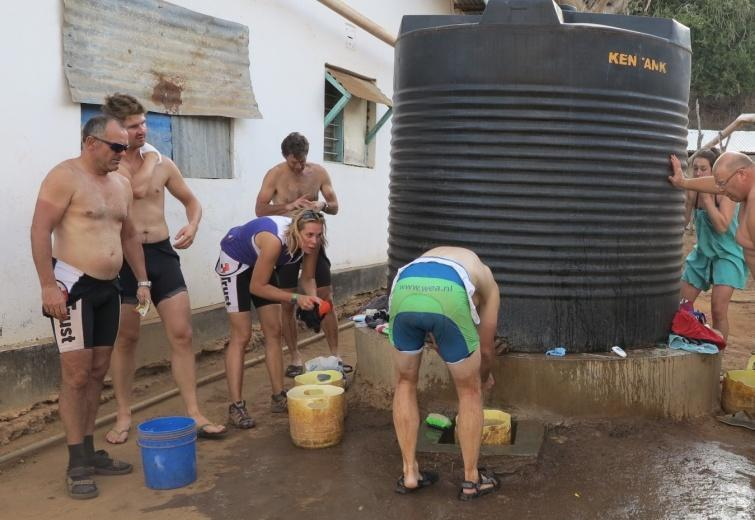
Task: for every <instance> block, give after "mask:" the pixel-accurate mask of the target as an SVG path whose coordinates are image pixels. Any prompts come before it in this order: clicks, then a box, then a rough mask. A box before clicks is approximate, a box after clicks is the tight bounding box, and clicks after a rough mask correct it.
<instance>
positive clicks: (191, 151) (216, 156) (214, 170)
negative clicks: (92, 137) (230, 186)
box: [81, 104, 233, 179]
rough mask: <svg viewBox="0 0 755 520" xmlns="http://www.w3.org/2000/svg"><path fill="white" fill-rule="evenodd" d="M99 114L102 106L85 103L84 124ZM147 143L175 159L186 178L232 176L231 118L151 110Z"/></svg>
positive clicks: (82, 118) (82, 117) (83, 109)
mask: <svg viewBox="0 0 755 520" xmlns="http://www.w3.org/2000/svg"><path fill="white" fill-rule="evenodd" d="M100 113H101V112H100V105H88V104H82V105H81V124H82V125H83V124H84V123H86V122H87V121H88V120H89V119H90V118H91V117H92V116H95V115H98V114H100ZM147 142H148V143H150V144H151V145H152V146H154V147H155V148H157V149H158V150H159V151H160V153H161V154H162V155H164V156H165V157H170V158H171V159H173V161H174V162H175V163H176V166H178V169H179V170H181V174H182V175H183V176H184V177H186V178H190V179H231V178H233V171H232V164H233V163H232V156H231V120H230V119H229V118H226V117H199V116H170V115H167V114H158V113H155V112H148V113H147Z"/></svg>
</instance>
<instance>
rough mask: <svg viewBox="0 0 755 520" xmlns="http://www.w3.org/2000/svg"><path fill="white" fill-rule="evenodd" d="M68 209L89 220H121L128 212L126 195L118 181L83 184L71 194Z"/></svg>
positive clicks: (76, 215) (73, 214)
mask: <svg viewBox="0 0 755 520" xmlns="http://www.w3.org/2000/svg"><path fill="white" fill-rule="evenodd" d="M69 211H70V213H71V215H72V216H75V217H77V218H81V219H84V220H86V221H89V222H103V223H107V222H122V221H123V220H125V218H126V215H127V214H128V195H127V193H126V189H125V187H124V186H123V185H122V184H121V183H120V182H108V183H102V184H100V185H97V184H95V183H92V184H85V185H82V186H81V187H80V188H79V189H78V190H77V191H76V194H75V195H74V196H73V199H72V200H71V206H70V208H69Z"/></svg>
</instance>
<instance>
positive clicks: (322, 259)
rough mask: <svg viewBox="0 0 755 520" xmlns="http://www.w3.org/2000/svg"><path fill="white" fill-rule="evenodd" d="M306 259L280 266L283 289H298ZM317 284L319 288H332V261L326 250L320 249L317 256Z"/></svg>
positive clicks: (278, 269) (279, 275)
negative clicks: (302, 265)
mask: <svg viewBox="0 0 755 520" xmlns="http://www.w3.org/2000/svg"><path fill="white" fill-rule="evenodd" d="M303 259H304V257H303V256H302V258H300V259H299V260H297V261H296V262H292V263H290V264H284V265H281V266H278V267H277V268H276V271H278V279H279V280H280V287H281V289H296V288H297V287H298V285H299V269H300V268H301V263H302V260H303ZM315 283H316V284H317V287H318V288H320V287H328V286H330V259H329V258H328V255H326V254H325V248H324V247H321V248H320V254H319V255H318V256H317V266H316V267H315Z"/></svg>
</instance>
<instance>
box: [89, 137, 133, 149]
mask: <svg viewBox="0 0 755 520" xmlns="http://www.w3.org/2000/svg"><path fill="white" fill-rule="evenodd" d="M90 137H93V138H94V139H97V140H98V141H99V142H101V143H105V144H106V145H108V146H109V147H110V149H111V150H112V151H113V152H115V153H121V152H125V151H126V150H128V145H127V144H121V143H113V142H110V141H106V140H105V139H102V138H101V137H97V136H96V135H92V136H90Z"/></svg>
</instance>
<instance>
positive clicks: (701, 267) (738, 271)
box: [682, 249, 747, 291]
mask: <svg viewBox="0 0 755 520" xmlns="http://www.w3.org/2000/svg"><path fill="white" fill-rule="evenodd" d="M682 280H684V281H685V282H687V283H688V284H690V285H692V286H693V287H695V288H696V289H700V290H701V291H707V290H708V289H710V286H711V284H713V285H728V286H729V287H734V288H735V289H744V287H745V285H746V284H747V269H746V268H745V266H744V262H738V263H737V262H734V261H732V260H729V259H728V258H709V257H707V256H705V255H702V254H700V253H699V252H698V251H697V249H693V250H692V252H690V254H689V256H687V260H686V261H685V263H684V273H683V274H682Z"/></svg>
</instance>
